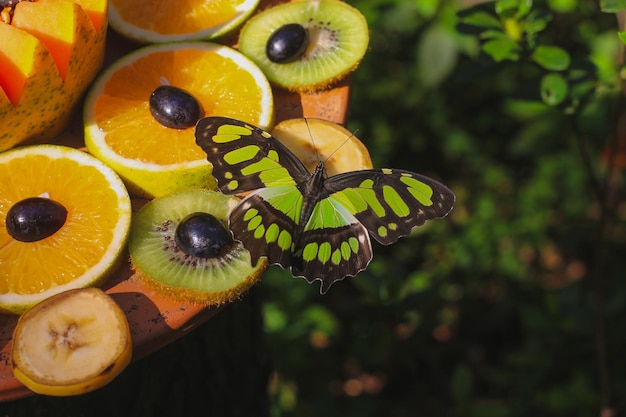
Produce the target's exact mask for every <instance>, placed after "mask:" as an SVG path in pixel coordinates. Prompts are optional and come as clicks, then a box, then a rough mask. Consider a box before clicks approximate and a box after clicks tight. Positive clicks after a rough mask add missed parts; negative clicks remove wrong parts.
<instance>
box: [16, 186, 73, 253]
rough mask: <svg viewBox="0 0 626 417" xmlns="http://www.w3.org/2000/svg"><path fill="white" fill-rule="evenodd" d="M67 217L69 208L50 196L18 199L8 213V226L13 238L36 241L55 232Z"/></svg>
mask: <svg viewBox="0 0 626 417" xmlns="http://www.w3.org/2000/svg"><path fill="white" fill-rule="evenodd" d="M65 219H67V209H66V208H65V207H63V205H62V204H60V203H57V202H56V201H54V200H51V199H49V198H42V197H30V198H25V199H24V200H21V201H18V202H17V203H15V204H14V205H13V207H11V208H10V209H9V211H8V213H7V218H6V228H7V232H8V233H9V235H11V237H13V239H15V240H19V241H20V242H36V241H38V240H41V239H45V238H47V237H49V236H52V235H53V234H55V233H56V232H57V231H58V230H59V229H60V228H61V227H63V225H64V224H65Z"/></svg>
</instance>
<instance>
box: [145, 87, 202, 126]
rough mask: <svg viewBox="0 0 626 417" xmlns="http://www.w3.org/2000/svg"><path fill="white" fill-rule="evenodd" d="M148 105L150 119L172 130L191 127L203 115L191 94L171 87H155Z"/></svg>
mask: <svg viewBox="0 0 626 417" xmlns="http://www.w3.org/2000/svg"><path fill="white" fill-rule="evenodd" d="M149 103H150V113H152V117H154V118H155V120H156V121H157V122H159V123H161V124H162V125H163V126H165V127H170V128H172V129H185V128H187V127H191V126H193V125H195V124H196V122H197V121H198V120H199V119H200V118H201V117H202V116H203V115H204V110H202V105H201V104H200V102H198V100H197V99H196V98H195V97H194V96H193V95H192V94H191V93H189V92H188V91H185V90H183V89H182V88H178V87H174V86H171V85H161V86H159V87H157V88H156V89H155V90H154V91H153V92H152V94H150V101H149Z"/></svg>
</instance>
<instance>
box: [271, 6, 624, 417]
mask: <svg viewBox="0 0 626 417" xmlns="http://www.w3.org/2000/svg"><path fill="white" fill-rule="evenodd" d="M350 2H351V3H352V4H353V5H355V6H356V7H357V8H359V9H360V10H361V11H362V12H363V13H364V15H365V16H366V18H367V19H368V22H369V24H370V28H371V47H370V51H369V52H368V54H367V55H366V57H365V59H364V62H363V63H362V64H361V66H360V67H359V68H358V70H357V71H356V72H355V73H354V75H353V90H352V101H351V112H350V120H349V128H350V129H351V130H357V129H358V136H359V138H360V139H361V140H363V141H364V142H365V143H366V144H367V145H368V147H369V149H370V152H371V154H372V158H373V160H374V164H375V166H379V167H384V166H388V167H396V168H406V169H410V170H414V171H417V172H421V173H424V174H426V175H428V176H431V177H434V178H439V179H441V180H442V181H443V182H444V183H445V184H447V185H448V186H450V187H451V188H452V190H453V191H454V192H455V194H456V195H457V204H456V206H455V209H454V210H453V212H452V214H451V215H450V217H449V218H447V219H445V220H441V221H435V222H431V223H429V224H427V226H425V227H423V228H421V229H418V230H417V231H416V232H415V233H414V234H413V235H412V236H411V237H408V238H405V239H402V240H401V241H400V242H398V243H397V244H395V245H392V246H390V247H382V246H380V245H375V247H374V260H373V261H372V263H371V265H370V267H369V268H368V269H367V270H366V271H364V272H362V273H360V274H359V275H358V276H357V277H355V278H347V279H346V280H344V281H342V282H339V283H336V284H335V285H334V286H333V287H332V288H331V289H330V291H329V292H328V293H327V294H326V295H325V296H320V295H319V292H318V291H319V290H318V286H317V285H312V286H309V285H306V283H305V282H304V281H303V280H300V279H293V278H291V277H290V276H289V274H288V273H286V272H284V271H281V270H279V269H277V268H272V269H270V270H269V271H268V273H267V274H266V276H265V277H264V281H263V285H262V290H263V293H264V296H265V300H266V301H265V303H264V315H265V323H266V332H267V336H268V341H269V343H270V347H271V349H272V353H273V366H274V369H275V375H274V378H273V380H272V385H271V390H270V391H271V395H272V415H273V416H322V415H342V416H346V417H351V416H359V417H363V416H408V415H411V416H438V415H449V416H480V417H485V416H497V417H500V416H503V417H504V416H506V417H508V416H527V415H550V416H589V415H598V414H600V410H601V409H608V408H609V407H616V408H620V407H621V408H623V407H624V406H625V405H626V404H624V403H623V399H622V397H621V396H620V395H619V394H620V392H623V390H624V389H625V388H626V373H625V372H624V369H625V366H626V361H625V360H624V359H623V358H622V356H623V355H621V352H622V351H623V349H624V347H625V345H626V337H625V336H624V335H623V332H621V323H622V322H623V320H624V318H625V317H624V316H625V315H626V282H625V281H624V280H623V278H622V276H623V271H624V270H626V259H625V258H624V256H623V253H624V249H625V245H626V222H625V220H626V214H625V211H624V207H625V205H624V193H623V189H622V187H623V180H624V178H623V174H622V173H621V172H616V171H614V170H612V168H611V167H610V166H609V165H607V162H606V161H607V159H606V158H605V159H603V156H602V155H605V154H606V149H609V148H607V146H609V144H610V143H612V139H611V135H612V134H613V133H614V131H615V129H616V128H617V127H618V124H617V120H618V116H619V113H618V112H617V109H619V104H620V103H621V100H622V98H621V96H622V86H621V80H620V73H621V71H622V68H621V67H620V65H619V56H620V48H621V45H622V43H621V42H620V37H619V36H618V34H617V33H618V31H619V28H618V26H617V20H616V18H615V15H611V14H608V13H603V12H602V11H601V10H600V9H599V8H598V6H597V4H596V3H595V2H593V1H591V0H584V1H571V0H551V1H546V2H531V1H530V0H527V1H518V0H501V1H496V2H491V3H484V4H479V5H477V6H473V7H471V8H464V7H462V5H461V4H458V3H455V2H452V1H445V0H431V1H415V0H352V1H350ZM601 3H602V4H601V6H602V8H603V10H605V11H607V10H615V9H616V8H622V6H621V5H619V4H618V3H619V2H608V1H606V2H601ZM607 175H608V178H609V179H610V180H608V179H607ZM608 197H610V199H609V198H608ZM600 287H601V288H604V292H600V291H599V290H598V288H600ZM598 317H599V318H600V320H601V321H598ZM599 323H600V324H601V325H600V324H599ZM602 327H603V328H604V329H605V330H604V332H603V331H602ZM599 341H600V342H599ZM598 343H603V344H604V345H605V346H606V349H605V350H598V348H597V346H598ZM602 368H608V369H609V372H604V371H601V369H602ZM598 375H600V378H598Z"/></svg>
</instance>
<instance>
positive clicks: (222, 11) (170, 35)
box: [109, 0, 259, 43]
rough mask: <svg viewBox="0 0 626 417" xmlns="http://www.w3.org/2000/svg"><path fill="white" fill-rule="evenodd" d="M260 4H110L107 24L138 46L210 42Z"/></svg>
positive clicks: (153, 0) (118, 0)
mask: <svg viewBox="0 0 626 417" xmlns="http://www.w3.org/2000/svg"><path fill="white" fill-rule="evenodd" d="M258 4H259V0H183V1H159V0H110V2H109V7H110V9H109V23H110V24H111V27H112V28H113V29H115V30H116V31H117V32H119V33H121V34H122V35H124V36H126V37H128V38H130V39H134V40H136V41H139V42H146V43H162V42H179V41H189V40H200V39H213V38H216V37H219V36H221V35H224V34H226V33H228V32H230V31H231V30H233V29H235V28H236V27H237V26H239V25H240V24H241V23H243V21H244V20H246V18H247V17H248V16H250V15H251V14H252V12H253V11H254V10H255V9H256V7H257V6H258Z"/></svg>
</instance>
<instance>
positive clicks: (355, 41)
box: [239, 0, 369, 91]
mask: <svg viewBox="0 0 626 417" xmlns="http://www.w3.org/2000/svg"><path fill="white" fill-rule="evenodd" d="M368 43H369V31H368V26H367V21H366V20H365V17H363V15H362V14H361V13H360V12H359V11H358V10H357V9H355V8H354V7H352V6H350V5H348V4H346V3H344V2H342V1H338V0H313V1H294V2H291V3H285V4H281V5H278V6H275V7H272V8H269V9H266V10H264V11H263V12H261V13H259V14H257V15H256V16H254V17H253V18H251V19H250V20H248V22H247V23H246V24H245V26H244V27H243V29H242V30H241V34H240V35H239V50H240V51H241V52H242V53H243V54H244V55H247V56H248V57H249V58H250V59H252V60H253V61H254V62H255V63H256V64H257V65H258V66H259V68H261V70H262V71H263V72H264V73H265V75H266V77H267V78H268V79H269V80H270V81H271V82H273V83H274V84H275V85H278V86H281V87H283V88H286V89H288V90H291V91H316V90H320V89H323V88H325V87H327V86H329V85H331V84H332V83H333V82H336V81H338V80H340V79H342V78H343V77H345V76H346V75H347V74H348V73H350V72H351V71H353V70H354V69H355V68H356V67H357V66H358V64H359V62H361V59H363V56H364V55H365V52H366V50H367V47H368Z"/></svg>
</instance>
